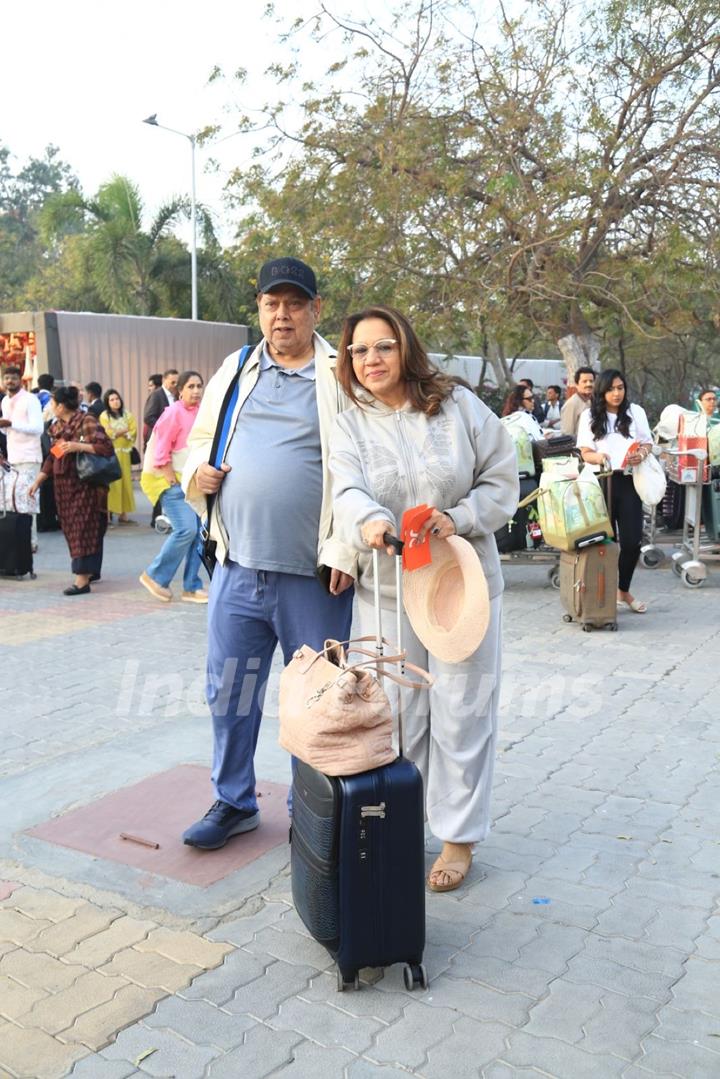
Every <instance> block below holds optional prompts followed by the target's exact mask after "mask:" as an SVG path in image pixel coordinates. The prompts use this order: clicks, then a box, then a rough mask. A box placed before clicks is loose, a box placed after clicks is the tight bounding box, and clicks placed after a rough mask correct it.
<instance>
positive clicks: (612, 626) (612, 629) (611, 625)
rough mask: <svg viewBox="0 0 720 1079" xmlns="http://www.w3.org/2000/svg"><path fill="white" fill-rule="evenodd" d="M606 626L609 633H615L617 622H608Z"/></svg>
mask: <svg viewBox="0 0 720 1079" xmlns="http://www.w3.org/2000/svg"><path fill="white" fill-rule="evenodd" d="M607 628H608V629H609V630H610V632H611V633H617V622H608V624H607Z"/></svg>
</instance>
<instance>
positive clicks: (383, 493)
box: [357, 416, 456, 508]
mask: <svg viewBox="0 0 720 1079" xmlns="http://www.w3.org/2000/svg"><path fill="white" fill-rule="evenodd" d="M357 448H358V455H359V457H360V460H361V461H362V464H363V469H364V471H365V474H366V476H367V479H368V487H369V490H370V491H372V495H373V498H374V499H375V500H376V501H377V502H381V503H382V504H383V505H384V506H388V508H390V507H396V506H405V507H407V505H408V504H409V498H410V487H409V483H408V479H407V475H406V472H405V469H404V467H403V461H402V457H401V456H399V454H398V453H397V452H396V451H395V450H394V449H392V448H390V447H389V446H387V445H386V444H385V443H384V442H376V441H375V440H374V439H363V440H358V443H357ZM410 450H411V452H413V454H414V461H413V466H414V468H415V472H416V475H417V476H418V477H419V478H420V487H421V490H422V488H424V487H425V486H429V488H430V490H431V491H432V492H433V494H432V497H433V499H435V500H442V499H446V498H448V497H449V496H450V494H451V492H452V489H453V482H454V479H453V478H454V475H455V471H456V468H455V455H454V454H453V439H452V424H451V423H450V421H449V420H448V419H447V417H444V416H438V417H437V418H435V417H433V420H431V421H430V424H429V429H428V430H427V432H426V434H425V438H424V439H423V443H422V446H421V447H420V448H419V449H417V448H415V447H414V446H411V447H410ZM423 473H424V476H423ZM424 497H430V496H429V495H428V496H424Z"/></svg>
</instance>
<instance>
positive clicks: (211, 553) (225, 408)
mask: <svg viewBox="0 0 720 1079" xmlns="http://www.w3.org/2000/svg"><path fill="white" fill-rule="evenodd" d="M252 351H253V349H252V345H244V346H243V347H242V348H241V349H240V352H239V353H238V365H237V371H236V372H235V374H234V375H233V377H232V381H231V382H230V385H229V386H228V388H227V390H226V391H225V396H224V398H223V403H222V405H221V406H220V415H219V416H218V421H217V426H216V428H215V434H214V436H213V441H212V446H211V448H210V458H209V464H211V465H212V466H213V468H220V465H221V464H222V460H223V457H224V455H225V447H226V446H227V443H228V439H229V437H230V432H229V431H228V430H226V427H225V419H226V417H227V416H228V414H230V415H232V413H233V411H234V409H235V403H236V401H237V395H238V385H239V383H240V375H241V374H242V369H243V366H244V365H245V361H246V359H247V358H248V356H249V355H250V354H251V352H252ZM216 498H217V495H216V494H214V495H207V496H206V498H205V505H206V513H205V520H204V521H203V522H202V525H201V527H200V542H199V544H198V554H199V555H200V561H201V562H202V564H203V566H204V567H205V572H206V573H207V575H208V577H210V578H212V575H213V570H214V569H215V563H216V562H217V542H216V541H215V540H214V539H211V538H210V522H211V520H212V512H213V508H214V506H215V499H216Z"/></svg>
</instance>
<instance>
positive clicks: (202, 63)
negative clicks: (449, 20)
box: [0, 0, 362, 242]
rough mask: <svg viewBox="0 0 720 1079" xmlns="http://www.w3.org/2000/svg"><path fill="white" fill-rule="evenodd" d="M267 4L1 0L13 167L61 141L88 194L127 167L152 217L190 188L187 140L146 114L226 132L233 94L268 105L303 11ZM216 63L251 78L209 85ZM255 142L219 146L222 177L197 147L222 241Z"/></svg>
mask: <svg viewBox="0 0 720 1079" xmlns="http://www.w3.org/2000/svg"><path fill="white" fill-rule="evenodd" d="M265 8H266V0H234V2H230V0H200V2H195V3H189V2H188V0H172V2H169V0H144V2H140V0H121V3H118V4H115V5H112V4H104V3H98V2H97V0H92V2H89V0H61V2H57V0H53V2H50V0H26V2H25V3H24V4H20V3H16V4H9V3H8V4H4V5H3V20H2V31H3V40H4V43H5V48H4V49H3V64H2V67H3V93H2V98H1V99H0V143H3V144H4V145H6V146H7V147H8V148H9V149H10V151H11V152H12V154H13V155H14V160H13V164H14V165H16V166H17V165H18V164H19V163H20V162H22V161H24V160H25V159H26V158H27V157H28V156H29V155H33V156H40V155H41V154H42V152H43V150H44V148H45V146H46V145H47V144H48V143H52V144H54V145H56V146H58V147H59V149H60V152H61V157H62V158H63V160H65V161H67V162H68V163H69V164H70V165H71V167H72V168H73V170H74V172H75V174H76V175H77V176H78V178H79V180H80V183H81V185H82V187H83V190H84V191H85V192H86V193H87V194H91V193H93V192H94V191H95V190H96V189H97V188H98V186H99V185H100V184H101V183H102V182H103V181H104V180H107V179H108V178H109V177H110V176H111V175H112V174H113V173H116V172H117V173H121V174H123V175H127V176H128V177H130V178H131V179H132V180H134V181H135V182H136V183H137V184H138V185H139V188H140V192H141V194H142V197H143V199H144V202H145V206H146V210H147V212H148V216H150V215H151V214H152V212H153V211H154V210H156V209H157V208H158V207H159V206H160V205H162V203H163V202H165V201H167V200H168V199H170V198H171V197H172V196H174V195H182V194H189V191H190V179H191V165H190V144H189V141H187V140H186V139H183V138H182V137H180V136H179V135H173V134H171V133H169V132H166V131H162V130H158V129H156V128H153V127H150V126H148V125H147V124H143V123H142V120H143V119H144V118H145V117H146V116H149V115H151V114H152V113H156V114H157V118H158V122H159V123H163V124H167V125H168V126H169V127H173V128H176V129H177V130H179V131H183V132H187V133H191V132H194V131H197V130H199V129H200V128H202V127H204V126H205V125H207V124H210V123H218V122H220V123H222V124H223V132H222V134H225V135H227V134H229V133H231V132H232V131H233V123H232V106H233V103H235V104H236V105H238V106H239V107H240V108H241V109H243V110H250V109H257V108H258V107H259V106H260V105H261V104H262V103H264V101H265V100H266V99H267V97H268V96H269V94H270V92H271V89H272V83H271V81H270V79H269V78H268V77H267V76H266V75H265V71H266V69H267V68H268V67H269V66H270V64H272V63H274V62H277V61H278V60H280V61H282V59H283V58H284V56H285V53H284V50H283V48H282V47H281V46H280V44H279V37H280V35H281V34H282V32H283V31H285V30H287V29H289V27H290V26H291V25H292V23H293V21H294V20H295V18H296V17H297V15H298V6H297V4H296V3H293V2H292V0H277V2H276V4H275V9H276V14H275V16H274V18H272V19H271V20H268V19H265V18H263V14H264V11H265ZM359 9H362V4H359V5H358V4H357V3H356V4H355V5H354V10H355V12H356V13H357V11H358V10H359ZM310 11H311V9H306V10H304V11H303V12H302V13H303V14H304V15H308V14H310ZM216 65H218V66H220V67H221V68H223V69H224V70H225V71H226V72H228V73H231V72H233V71H235V70H236V69H237V68H238V67H244V68H246V69H247V70H248V79H247V81H246V83H245V84H244V86H242V87H241V86H239V84H235V85H233V81H232V80H228V81H226V82H223V83H219V84H217V83H216V84H214V85H212V86H209V85H208V77H209V75H210V72H211V71H212V69H213V68H214V67H215V66H216ZM228 110H230V111H229V112H228ZM218 137H221V136H218ZM251 150H252V142H251V141H250V139H249V138H248V137H246V136H242V135H238V136H235V137H233V138H229V139H226V141H224V142H223V143H220V144H218V145H217V146H216V147H214V148H213V151H212V153H213V156H215V157H216V158H217V159H218V160H219V162H220V165H221V173H220V175H207V174H206V172H205V170H204V166H205V164H206V161H207V158H208V156H209V151H206V150H202V149H199V150H198V160H197V198H198V201H199V202H203V203H205V204H206V205H209V206H210V207H211V208H212V209H213V210H214V211H215V213H216V215H217V217H216V225H217V226H219V231H220V235H221V238H222V239H224V240H225V241H226V242H227V240H228V239H230V237H231V229H230V225H231V219H230V217H229V215H228V212H227V211H224V210H223V208H222V197H221V196H222V182H223V176H224V175H227V173H228V172H229V171H230V169H232V168H234V167H241V168H242V167H243V166H244V165H247V164H248V163H249V162H250V154H251Z"/></svg>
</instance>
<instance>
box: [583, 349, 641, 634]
mask: <svg viewBox="0 0 720 1079" xmlns="http://www.w3.org/2000/svg"><path fill="white" fill-rule="evenodd" d="M633 444H636V445H635V448H634V449H633V451H632V452H629V451H630V447H631V446H633ZM577 446H578V449H579V450H580V451H581V452H582V458H583V461H586V462H587V463H588V464H591V465H600V466H601V467H602V468H603V469H611V470H612V482H611V485H610V488H611V504H610V505H609V506H608V510H609V511H610V520H611V521H612V523H613V527H614V529H615V537H616V539H617V541H618V543H619V545H620V557H619V562H618V605H620V604H624V605H626V606H627V607H629V608H630V610H631V611H633V612H634V613H635V614H645V612H646V611H647V604H645V603H643V602H642V600H639V599H635V598H634V596H633V595H632V594H631V592H630V583H631V581H632V576H633V573H634V572H635V567H636V566H637V563H638V558H639V557H640V547H641V546H642V528H643V508H642V502H641V500H640V496H639V495H638V493H637V491H636V490H635V484H634V483H633V478H632V475H630V474H629V473H628V472H626V471H625V469H626V468H627V467H628V466H634V465H639V464H640V462H641V461H644V460H645V458H646V457H647V455H648V454H649V453H650V452H651V451H652V433H651V431H650V424H649V423H648V418H647V416H646V415H645V410H644V409H643V408H641V407H640V405H634V404H631V403H630V401H629V400H628V394H627V383H626V381H625V376H624V375H623V373H622V371H617V370H615V368H609V369H608V370H607V371H601V372H600V374H599V375H598V376H597V378H596V379H595V387H594V389H593V395H592V398H591V401H590V408H586V409H585V411H584V412H582V413H581V415H580V422H579V425H578V433H577Z"/></svg>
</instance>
